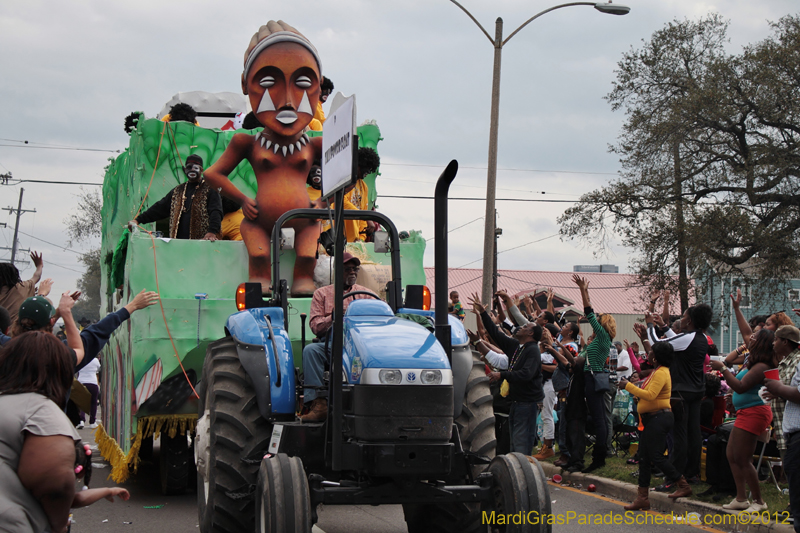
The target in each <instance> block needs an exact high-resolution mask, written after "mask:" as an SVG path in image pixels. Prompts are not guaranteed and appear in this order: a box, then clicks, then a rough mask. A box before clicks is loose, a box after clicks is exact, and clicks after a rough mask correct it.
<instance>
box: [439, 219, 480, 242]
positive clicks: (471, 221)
mask: <svg viewBox="0 0 800 533" xmlns="http://www.w3.org/2000/svg"><path fill="white" fill-rule="evenodd" d="M479 220H483V217H478V218H476V219H475V220H470V221H469V222H467V223H466V224H461V225H460V226H458V227H457V228H453V229H451V230H448V231H447V233H453V232H454V231H455V230H457V229H461V228H463V227H464V226H469V225H470V224H472V223H473V222H477V221H479ZM435 238H436V237H431V238H430V239H425V242H428V241H432V240H433V239H435Z"/></svg>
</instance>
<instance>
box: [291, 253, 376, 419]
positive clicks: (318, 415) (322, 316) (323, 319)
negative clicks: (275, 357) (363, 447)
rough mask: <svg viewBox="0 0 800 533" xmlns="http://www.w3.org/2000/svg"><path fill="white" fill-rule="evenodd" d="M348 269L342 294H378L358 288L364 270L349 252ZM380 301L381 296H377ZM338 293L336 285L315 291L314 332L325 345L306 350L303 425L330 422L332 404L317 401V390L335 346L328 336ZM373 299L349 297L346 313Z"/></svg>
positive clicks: (312, 308) (316, 344) (325, 400)
mask: <svg viewBox="0 0 800 533" xmlns="http://www.w3.org/2000/svg"><path fill="white" fill-rule="evenodd" d="M342 263H343V266H344V286H343V287H342V292H343V293H344V294H347V293H348V292H352V291H366V292H368V293H370V294H374V293H373V292H372V291H371V290H369V289H368V288H366V287H364V286H362V285H358V284H356V278H357V277H358V271H359V270H360V268H361V261H360V260H359V259H358V257H356V256H354V255H353V254H351V253H348V252H345V253H344V256H343V258H342ZM375 297H376V298H377V295H376V296H375ZM335 298H336V293H335V289H334V287H333V285H326V286H324V287H320V288H319V289H317V290H315V291H314V296H313V297H312V298H311V311H310V314H311V321H310V322H309V325H310V326H311V331H313V332H314V334H315V335H316V336H317V337H318V338H319V339H322V340H321V342H312V343H310V344H307V345H306V347H305V348H304V349H303V374H304V380H305V383H304V385H305V387H306V388H305V389H304V391H303V401H304V402H305V403H306V404H309V403H310V405H309V411H308V413H307V414H305V415H302V416H300V420H301V421H303V422H322V421H324V420H325V419H326V418H328V400H327V399H326V398H317V394H319V391H318V390H317V389H316V388H313V387H322V374H323V372H325V362H326V361H328V360H330V355H331V346H332V344H333V342H332V341H331V340H330V339H327V337H328V333H329V332H330V330H331V326H332V325H333V310H334V299H335ZM364 298H370V296H368V295H366V294H356V295H353V296H350V297H348V298H347V299H346V300H345V301H344V305H343V308H342V312H344V311H347V306H348V304H349V303H350V302H351V301H353V300H361V299H364Z"/></svg>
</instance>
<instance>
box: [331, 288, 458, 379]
mask: <svg viewBox="0 0 800 533" xmlns="http://www.w3.org/2000/svg"><path fill="white" fill-rule="evenodd" d="M343 359H344V361H343V368H344V370H345V372H346V373H347V376H348V381H349V382H350V383H359V382H360V379H361V376H362V374H363V372H364V370H366V369H399V370H402V371H404V373H403V376H404V377H403V381H404V383H403V384H416V383H415V381H416V380H415V379H410V378H409V372H411V375H410V377H411V378H415V377H416V374H414V372H415V371H419V370H424V369H438V370H441V371H442V373H443V374H444V382H443V383H442V384H448V383H452V373H451V372H450V362H449V361H448V359H447V354H446V353H445V351H444V348H442V345H441V344H439V341H437V340H436V337H435V336H434V335H433V333H431V332H430V331H429V330H428V329H427V328H425V327H424V326H421V325H420V324H417V323H416V322H413V321H411V320H406V319H403V318H397V317H395V316H394V314H393V313H392V310H391V308H390V307H389V306H388V305H387V304H386V303H385V302H382V301H378V300H356V301H355V302H353V303H351V304H350V305H349V306H348V308H347V312H346V313H345V316H344V354H343ZM406 382H408V383H406Z"/></svg>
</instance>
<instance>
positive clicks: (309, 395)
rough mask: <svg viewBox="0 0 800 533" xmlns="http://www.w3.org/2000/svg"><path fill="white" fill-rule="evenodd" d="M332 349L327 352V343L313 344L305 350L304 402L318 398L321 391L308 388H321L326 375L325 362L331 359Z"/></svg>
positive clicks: (308, 345) (307, 345)
mask: <svg viewBox="0 0 800 533" xmlns="http://www.w3.org/2000/svg"><path fill="white" fill-rule="evenodd" d="M330 353H331V350H330V347H328V349H327V350H325V342H312V343H311V344H306V347H305V348H303V385H305V386H306V388H305V389H303V402H304V403H308V402H310V401H312V400H315V399H316V398H317V394H319V390H317V389H310V388H308V387H321V386H322V375H323V374H324V373H325V362H326V361H327V360H328V359H329V358H330Z"/></svg>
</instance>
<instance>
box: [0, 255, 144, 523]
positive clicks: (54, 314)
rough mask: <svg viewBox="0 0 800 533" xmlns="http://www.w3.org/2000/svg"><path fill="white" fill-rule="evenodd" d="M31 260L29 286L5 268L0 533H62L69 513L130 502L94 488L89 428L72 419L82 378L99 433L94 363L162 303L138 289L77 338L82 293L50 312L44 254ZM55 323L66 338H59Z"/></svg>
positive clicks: (0, 279)
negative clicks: (136, 317) (137, 315)
mask: <svg viewBox="0 0 800 533" xmlns="http://www.w3.org/2000/svg"><path fill="white" fill-rule="evenodd" d="M31 259H32V260H33V263H34V265H35V266H36V270H35V272H34V275H33V277H31V278H30V279H28V280H25V281H23V280H21V279H20V273H19V270H18V269H17V268H16V266H14V265H13V264H11V263H0V524H2V525H0V529H2V530H4V531H35V532H39V531H53V532H59V533H61V532H64V531H68V528H69V513H70V509H71V508H76V507H83V506H86V505H90V504H92V503H94V502H96V501H98V500H100V499H102V498H106V499H108V500H110V501H114V498H115V497H120V498H122V499H123V500H127V499H128V498H129V497H130V495H129V493H128V491H127V490H125V489H123V488H119V487H105V488H99V489H89V488H88V486H89V483H90V480H91V465H92V461H91V454H92V450H91V447H90V446H89V445H88V444H84V443H83V442H82V441H81V436H80V434H79V433H78V432H77V431H76V425H77V427H79V428H80V427H83V422H82V421H79V420H78V419H77V418H75V420H71V418H70V417H68V415H67V411H68V406H69V404H70V394H71V391H72V390H73V388H74V382H75V381H76V375H77V376H83V377H82V378H81V377H79V378H78V380H79V381H81V382H82V383H85V384H86V387H87V389H89V392H90V394H91V396H92V399H93V400H94V402H95V403H94V408H93V409H90V412H89V413H88V414H89V416H90V418H89V424H90V426H92V425H94V426H95V427H96V423H97V422H96V415H97V413H96V399H97V393H98V386H97V369H98V367H99V364H98V359H97V357H98V355H99V353H100V351H101V350H102V348H103V347H104V346H105V345H106V343H107V342H108V340H109V338H110V336H111V334H112V333H113V332H114V330H116V329H117V328H118V327H119V326H120V325H121V324H122V323H123V322H124V321H125V320H127V319H129V318H130V316H131V314H132V313H134V312H136V311H137V310H139V309H143V308H145V307H148V306H150V305H153V304H155V303H156V302H157V301H158V295H157V294H156V293H155V292H150V291H142V292H141V293H139V294H138V295H136V297H134V298H133V300H131V302H130V303H128V304H127V305H126V306H124V307H123V308H121V309H120V310H119V311H115V312H113V313H110V314H109V315H107V316H106V317H104V318H102V319H101V320H99V321H98V322H96V323H94V324H91V325H87V327H84V328H83V329H82V330H81V329H80V328H79V327H78V324H77V323H76V322H75V319H74V318H73V316H72V308H73V306H74V305H75V302H76V301H77V299H78V298H79V297H80V293H79V292H72V293H70V292H64V293H63V294H62V295H61V297H60V299H59V301H58V303H57V305H53V302H51V301H50V299H49V298H48V296H49V294H50V289H51V288H52V285H53V283H52V280H49V279H45V280H41V277H42V272H43V269H44V261H43V259H42V256H41V254H37V253H36V252H34V253H32V254H31ZM59 318H60V319H61V320H63V322H64V327H63V333H64V339H63V340H62V339H60V338H59V337H57V336H56V335H55V334H54V333H53V329H54V326H55V324H56V322H57V321H58V320H59ZM92 384H93V386H92ZM81 420H84V419H81ZM80 487H82V490H81V488H80Z"/></svg>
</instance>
